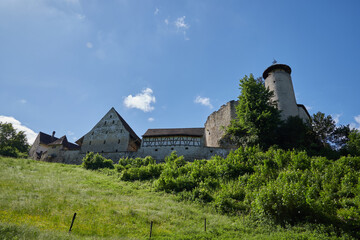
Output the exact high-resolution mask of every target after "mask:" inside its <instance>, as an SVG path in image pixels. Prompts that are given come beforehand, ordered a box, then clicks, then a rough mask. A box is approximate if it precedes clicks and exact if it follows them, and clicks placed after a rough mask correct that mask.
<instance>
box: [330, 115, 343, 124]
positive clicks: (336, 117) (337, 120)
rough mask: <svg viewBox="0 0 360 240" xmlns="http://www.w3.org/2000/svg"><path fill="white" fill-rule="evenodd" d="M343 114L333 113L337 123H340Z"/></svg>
mask: <svg viewBox="0 0 360 240" xmlns="http://www.w3.org/2000/svg"><path fill="white" fill-rule="evenodd" d="M341 115H342V114H334V115H331V116H332V118H333V120H334V121H335V124H338V123H339V120H340V117H341Z"/></svg>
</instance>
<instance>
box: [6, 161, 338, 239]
mask: <svg viewBox="0 0 360 240" xmlns="http://www.w3.org/2000/svg"><path fill="white" fill-rule="evenodd" d="M75 212H76V213H77V217H76V220H75V223H74V226H73V229H72V233H71V234H69V233H68V230H69V227H70V224H71V219H72V216H73V214H74V213H75ZM204 218H206V219H207V231H206V232H204ZM151 221H153V222H154V225H153V232H152V239H329V238H330V236H326V235H324V234H322V233H321V232H322V230H321V229H314V227H310V226H302V227H299V226H298V227H288V228H281V227H278V226H272V225H267V224H264V223H257V222H253V221H251V220H250V219H247V218H242V217H238V216H237V217H235V216H233V217H232V216H225V215H220V214H217V213H216V212H214V211H213V210H212V209H208V208H206V207H203V206H201V205H197V204H194V203H184V202H179V201H177V200H176V198H175V197H174V196H172V195H171V194H165V193H161V192H154V191H152V188H151V184H150V183H149V182H147V183H140V182H133V183H129V182H122V181H119V180H118V179H117V176H115V175H110V176H108V175H106V174H104V173H100V172H96V171H89V170H85V169H83V168H81V167H80V166H74V165H64V164H57V163H46V162H39V161H33V160H28V159H12V158H0V239H147V238H149V228H150V222H151ZM319 228H321V226H319ZM332 238H333V239H338V238H339V239H340V238H341V236H332Z"/></svg>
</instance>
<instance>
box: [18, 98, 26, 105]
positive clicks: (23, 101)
mask: <svg viewBox="0 0 360 240" xmlns="http://www.w3.org/2000/svg"><path fill="white" fill-rule="evenodd" d="M19 103H21V104H25V103H27V101H26V99H20V100H19Z"/></svg>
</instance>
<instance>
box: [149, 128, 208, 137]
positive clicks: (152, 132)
mask: <svg viewBox="0 0 360 240" xmlns="http://www.w3.org/2000/svg"><path fill="white" fill-rule="evenodd" d="M204 129H205V128H157V129H148V130H147V131H146V133H145V134H144V135H143V137H164V136H192V137H202V136H203V135H204Z"/></svg>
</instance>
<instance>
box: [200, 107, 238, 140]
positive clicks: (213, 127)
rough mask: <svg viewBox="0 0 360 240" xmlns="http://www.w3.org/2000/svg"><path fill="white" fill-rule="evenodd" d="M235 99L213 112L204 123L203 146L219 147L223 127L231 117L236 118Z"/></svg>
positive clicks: (227, 124) (223, 132)
mask: <svg viewBox="0 0 360 240" xmlns="http://www.w3.org/2000/svg"><path fill="white" fill-rule="evenodd" d="M237 104H238V102H237V101H235V100H232V101H230V102H228V103H226V104H225V105H222V106H221V107H220V109H219V110H218V111H215V112H213V113H212V114H210V116H209V117H208V118H207V120H206V123H205V146H207V147H220V145H219V140H220V139H221V138H222V137H223V136H224V134H225V129H224V128H226V127H227V126H229V125H230V122H231V120H232V119H234V118H236V109H235V107H236V105H237Z"/></svg>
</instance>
